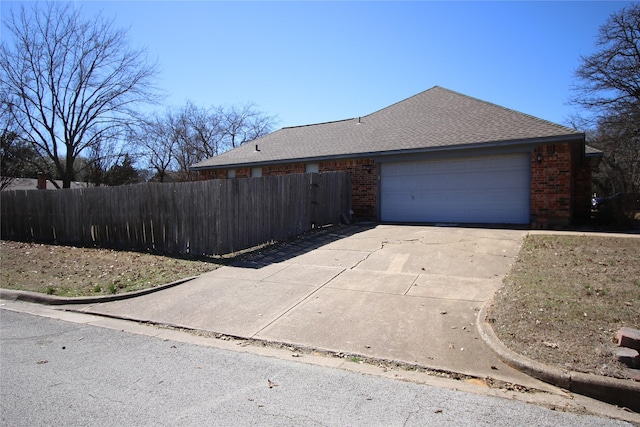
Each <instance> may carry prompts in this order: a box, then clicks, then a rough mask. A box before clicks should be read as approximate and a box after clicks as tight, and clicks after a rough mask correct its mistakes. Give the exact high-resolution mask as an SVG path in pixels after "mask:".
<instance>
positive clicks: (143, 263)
mask: <svg viewBox="0 0 640 427" xmlns="http://www.w3.org/2000/svg"><path fill="white" fill-rule="evenodd" d="M0 263H1V266H2V268H1V269H0V287H3V288H6V289H17V290H25V291H32V292H40V293H46V294H49V295H57V296H64V297H75V296H88V295H106V294H116V293H124V292H131V291H136V290H140V289H146V288H153V287H156V286H161V285H164V284H166V283H170V282H173V281H176V280H179V279H185V278H188V277H193V276H198V275H200V274H202V273H206V272H208V271H213V270H215V269H216V268H218V267H219V266H220V265H221V263H220V261H219V260H216V259H210V258H207V259H201V260H191V259H180V258H171V257H166V256H159V255H151V254H146V253H139V252H126V251H114V250H109V249H96V248H77V247H73V246H55V245H44V244H37V243H23V242H13V241H6V240H3V241H1V242H0Z"/></svg>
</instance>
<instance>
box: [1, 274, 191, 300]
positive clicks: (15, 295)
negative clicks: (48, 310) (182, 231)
mask: <svg viewBox="0 0 640 427" xmlns="http://www.w3.org/2000/svg"><path fill="white" fill-rule="evenodd" d="M195 278H196V276H194V277H187V278H186V279H180V280H176V281H175V282H171V283H167V284H165V285H161V286H156V287H154V288H147V289H142V290H139V291H134V292H126V293H123V294H114V295H96V296H88V297H57V296H55V295H46V294H41V293H39V292H30V291H19V290H14V289H4V288H0V299H6V300H9V301H24V302H32V303H36V304H44V305H67V304H96V303H100V302H109V301H120V300H124V299H129V298H135V297H139V296H142V295H147V294H151V293H153V292H158V291H161V290H163V289H168V288H172V287H174V286H178V285H181V284H183V283H186V282H188V281H190V280H193V279H195Z"/></svg>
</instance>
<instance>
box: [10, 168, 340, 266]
mask: <svg viewBox="0 0 640 427" xmlns="http://www.w3.org/2000/svg"><path fill="white" fill-rule="evenodd" d="M350 206H351V183H350V177H349V175H348V174H347V173H344V172H331V173H322V174H317V173H306V174H295V175H283V176H274V177H261V178H242V179H229V180H225V179H223V180H210V181H198V182H185V183H147V184H138V185H130V186H121V187H97V188H96V187H94V188H82V189H73V190H68V189H65V190H56V191H54V190H30V191H24V190H23V191H3V192H2V193H0V214H1V216H0V222H1V229H0V232H1V233H2V238H3V239H9V240H21V241H35V242H41V243H58V244H67V245H81V246H98V247H104V248H113V249H128V250H139V251H147V250H150V251H155V252H158V253H172V254H190V255H192V256H200V255H222V254H228V253H232V252H236V251H239V250H243V249H247V248H251V247H254V246H258V245H261V244H264V243H269V242H272V241H277V240H282V239H286V238H288V237H292V236H295V235H298V234H301V233H304V232H305V231H309V230H310V229H312V228H315V227H321V226H324V225H328V224H338V223H340V222H341V219H344V218H346V215H348V213H349V209H350Z"/></svg>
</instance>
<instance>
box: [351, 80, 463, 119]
mask: <svg viewBox="0 0 640 427" xmlns="http://www.w3.org/2000/svg"><path fill="white" fill-rule="evenodd" d="M437 88H440V89H445V90H448V89H446V88H443V87H441V86H438V85H435V86H432V87H430V88H429V89H425V90H423V91H422V92H418V93H416V94H415V95H411V96H410V97H408V98H404V99H401V100H400V101H396V102H394V103H393V104H391V105H387V106H386V107H382V108H380V109H378V110H376V111H374V112H373V113H369V114H367V115H365V116H362V117H363V118H364V117H369V116H373V115H374V114H376V113H379V112H380V111H383V110H386V109H387V108H391V107H393V106H395V105H398V104H400V103H401V102H405V101H408V100H410V99H411V98H415V97H416V96H419V95H422V94H423V93H425V92H429V91H430V90H433V89H437ZM451 92H453V91H451Z"/></svg>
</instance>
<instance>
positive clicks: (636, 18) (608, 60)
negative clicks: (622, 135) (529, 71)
mask: <svg viewBox="0 0 640 427" xmlns="http://www.w3.org/2000/svg"><path fill="white" fill-rule="evenodd" d="M639 42H640V4H638V3H634V4H632V5H630V6H628V7H625V8H623V9H621V10H620V11H618V12H616V13H614V14H612V15H611V16H610V17H609V19H608V20H607V22H606V23H605V24H604V25H602V26H601V27H600V30H599V34H598V38H597V40H596V47H597V49H598V51H597V52H596V53H594V54H592V55H590V56H586V57H585V56H583V57H581V58H580V59H581V65H580V67H579V68H578V70H577V71H576V77H577V78H578V83H577V84H576V85H575V86H574V88H573V89H574V93H575V96H574V97H573V98H572V102H574V103H575V104H577V105H579V106H581V107H584V108H586V109H588V110H590V111H592V112H594V113H601V114H604V115H608V114H609V113H610V112H611V111H614V110H617V111H627V110H637V109H638V107H639V105H640V70H639V67H640V47H639V46H638V44H639Z"/></svg>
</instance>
